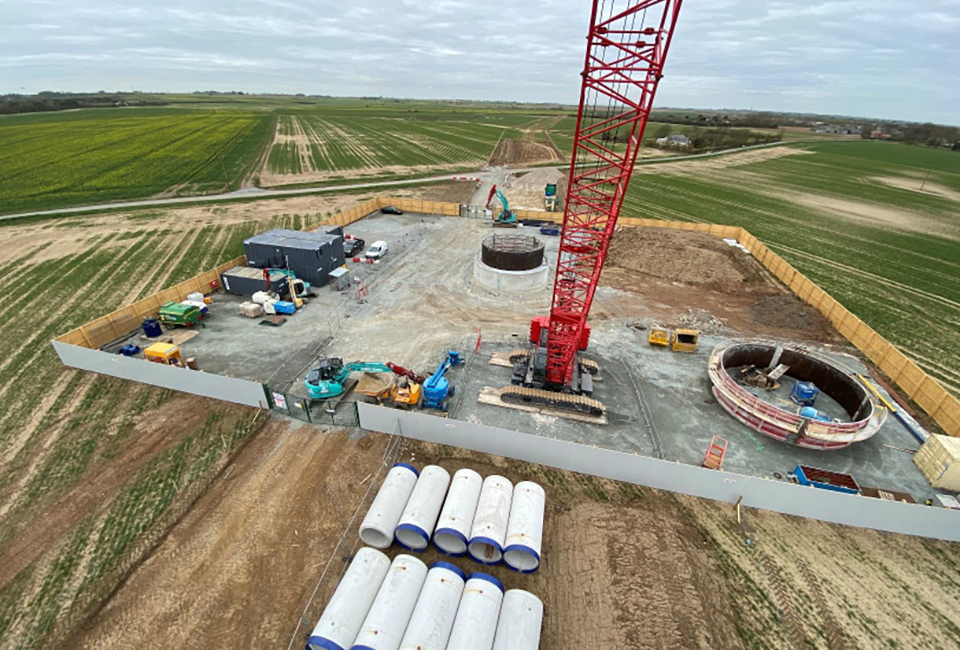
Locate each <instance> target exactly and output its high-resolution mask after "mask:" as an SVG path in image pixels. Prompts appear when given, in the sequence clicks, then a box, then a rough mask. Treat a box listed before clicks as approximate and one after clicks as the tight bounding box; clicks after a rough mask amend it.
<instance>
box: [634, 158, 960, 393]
mask: <svg viewBox="0 0 960 650" xmlns="http://www.w3.org/2000/svg"><path fill="white" fill-rule="evenodd" d="M925 179H926V184H925V189H924V190H923V191H921V190H920V187H921V185H922V184H924V181H925ZM624 214H625V215H626V216H636V217H647V218H656V219H667V220H680V221H696V222H704V223H719V224H729V225H738V226H743V227H745V228H747V229H748V230H749V231H750V232H752V233H753V234H754V235H755V236H757V237H759V238H760V239H761V240H763V241H764V242H765V243H766V244H767V245H768V246H770V247H771V248H772V249H773V250H774V251H775V252H777V253H778V254H780V255H781V256H783V257H784V259H786V260H787V261H788V262H790V263H791V264H793V265H794V266H795V267H796V268H797V269H798V270H799V271H801V272H802V273H804V274H806V275H807V276H808V277H809V278H810V279H811V280H813V281H814V282H816V283H817V284H819V285H820V286H821V287H823V288H824V289H825V290H826V291H827V292H828V293H830V294H832V295H833V296H834V297H835V298H836V299H838V300H839V301H840V302H841V303H843V305H844V306H846V307H847V309H849V310H851V311H852V312H853V313H855V314H856V315H857V316H859V317H860V318H862V319H863V320H864V321H866V322H867V323H868V324H869V325H870V326H871V327H873V328H874V329H876V330H877V331H878V332H879V333H880V334H882V335H883V336H885V337H886V338H888V339H889V340H890V341H892V342H894V343H895V344H897V345H898V346H899V347H900V348H901V349H903V350H904V351H905V352H906V353H907V354H909V355H910V356H911V357H912V358H913V359H914V360H916V361H917V363H919V364H920V365H921V366H922V367H923V369H924V370H926V371H927V372H928V373H929V374H931V375H933V376H934V377H936V378H937V379H939V380H940V381H941V382H942V383H943V384H944V385H945V386H947V387H949V388H950V389H951V390H953V391H954V392H957V393H960V350H958V348H957V344H956V343H957V341H958V340H960V219H958V215H960V156H958V155H957V154H956V153H954V152H950V151H946V150H932V149H927V148H919V147H910V146H907V145H898V144H884V143H874V142H826V143H817V144H811V145H803V146H802V147H794V146H791V147H786V148H777V149H776V150H769V151H765V152H764V151H756V152H749V153H744V154H736V155H733V156H729V157H721V158H717V159H713V160H704V161H686V162H677V163H670V164H662V165H660V164H658V165H651V166H645V167H644V168H642V169H641V170H640V173H638V174H635V176H634V178H633V181H632V183H631V186H630V190H629V192H628V196H627V199H626V201H625V212H624Z"/></svg>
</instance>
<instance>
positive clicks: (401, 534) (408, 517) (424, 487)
mask: <svg viewBox="0 0 960 650" xmlns="http://www.w3.org/2000/svg"><path fill="white" fill-rule="evenodd" d="M449 485H450V474H449V473H448V472H447V470H445V469H443V468H442V467H440V466H438V465H429V466H427V467H424V468H423V471H422V472H420V478H419V479H417V485H416V486H415V487H414V488H413V494H411V495H410V500H409V501H407V506H406V507H405V508H404V509H403V514H402V515H401V516H400V522H399V523H398V524H397V528H396V530H395V531H394V537H395V538H396V540H397V543H398V544H400V546H402V547H404V548H407V549H410V550H411V551H422V550H424V549H426V548H427V545H428V544H429V543H430V536H431V535H432V534H433V527H434V526H435V525H436V524H437V517H439V516H440V507H441V506H442V505H443V499H444V497H445V496H447V487H448V486H449Z"/></svg>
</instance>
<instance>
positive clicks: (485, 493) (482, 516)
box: [467, 474, 513, 565]
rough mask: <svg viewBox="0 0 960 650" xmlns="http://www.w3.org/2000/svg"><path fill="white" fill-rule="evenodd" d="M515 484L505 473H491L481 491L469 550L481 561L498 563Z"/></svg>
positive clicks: (501, 555)
mask: <svg viewBox="0 0 960 650" xmlns="http://www.w3.org/2000/svg"><path fill="white" fill-rule="evenodd" d="M512 497H513V483H511V482H510V481H508V480H507V479H505V478H504V477H502V476H497V475H496V474H494V475H493V476H488V477H487V478H486V479H484V481H483V488H482V489H481V490H480V501H479V502H478V503H477V514H476V515H474V517H473V528H472V529H471V530H470V542H469V544H468V545H467V552H468V553H470V557H472V558H473V559H474V560H476V561H477V562H480V563H481V564H488V565H492V564H499V563H500V560H502V559H503V544H504V541H506V537H507V522H508V521H509V519H510V501H511V499H512Z"/></svg>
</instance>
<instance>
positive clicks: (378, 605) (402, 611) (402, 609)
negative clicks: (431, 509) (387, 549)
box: [353, 555, 427, 650]
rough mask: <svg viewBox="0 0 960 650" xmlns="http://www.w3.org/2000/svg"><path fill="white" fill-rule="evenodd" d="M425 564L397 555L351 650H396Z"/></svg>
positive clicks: (418, 587) (420, 584)
mask: <svg viewBox="0 0 960 650" xmlns="http://www.w3.org/2000/svg"><path fill="white" fill-rule="evenodd" d="M426 579H427V565H426V564H424V563H423V562H421V561H420V560H418V559H417V558H415V557H413V556H410V555H398V556H397V557H396V558H394V560H393V564H391V565H390V570H389V571H388V572H387V577H386V578H384V580H383V584H382V585H380V591H379V592H377V597H376V599H375V600H374V601H373V605H371V607H370V611H369V613H367V617H366V619H364V621H363V625H361V626H360V634H359V636H357V639H356V641H354V645H353V650H397V649H398V648H399V647H400V641H401V640H402V639H403V633H404V632H406V630H407V624H408V623H410V617H411V616H412V615H413V608H414V607H416V605H417V598H419V597H420V590H421V589H423V582H424V580H426Z"/></svg>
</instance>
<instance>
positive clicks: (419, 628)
mask: <svg viewBox="0 0 960 650" xmlns="http://www.w3.org/2000/svg"><path fill="white" fill-rule="evenodd" d="M466 579H467V576H466V575H465V574H464V573H463V571H461V570H460V569H459V568H457V567H456V565H453V564H449V563H447V562H434V563H433V564H432V565H430V572H429V573H427V579H426V581H425V582H424V583H423V589H422V590H421V591H420V597H419V598H418V599H417V606H416V607H415V608H414V610H413V616H412V617H411V618H410V623H409V625H407V631H406V633H405V634H404V635H403V642H402V643H401V644H400V650H444V649H445V648H446V647H447V641H449V640H450V630H451V629H452V628H453V621H454V620H455V619H456V617H457V609H458V608H459V607H460V596H461V595H462V594H463V583H464V582H465V581H466Z"/></svg>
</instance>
